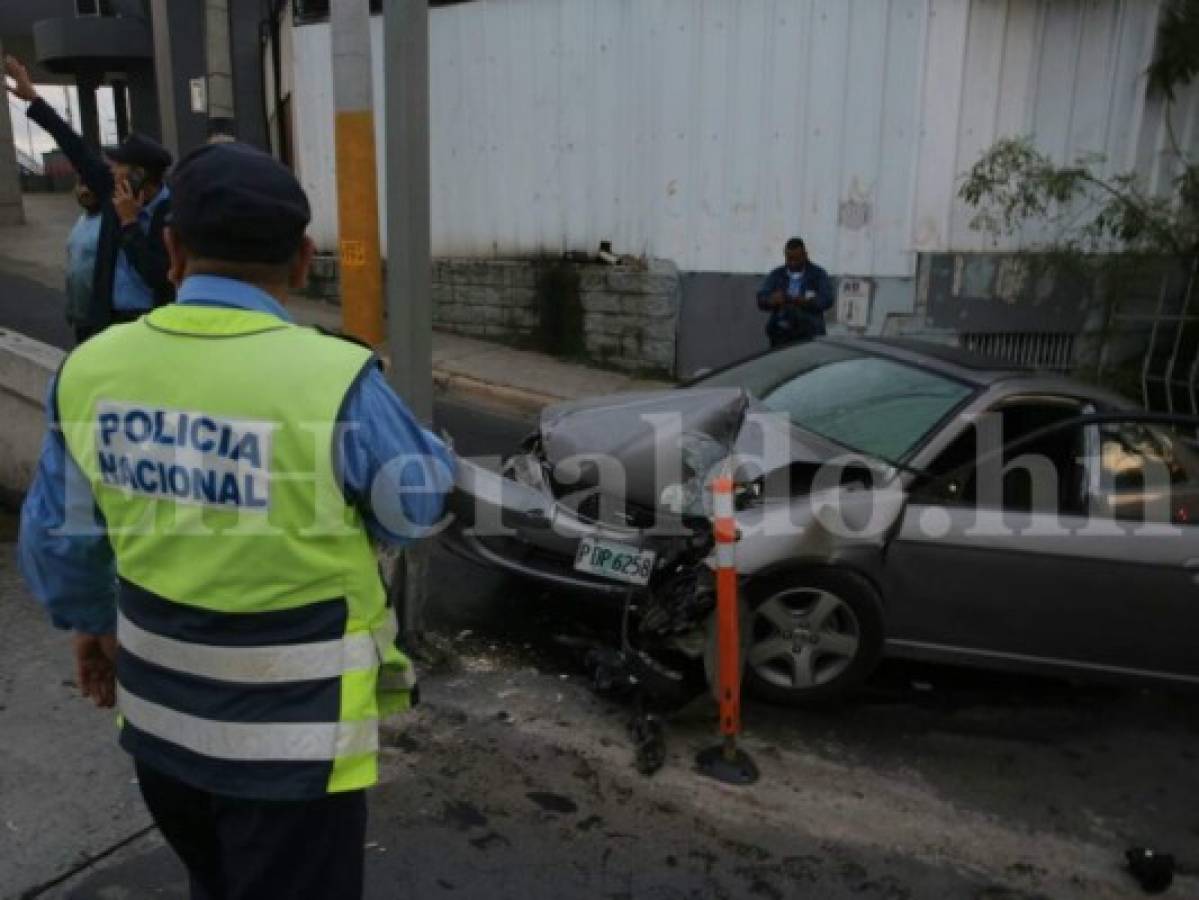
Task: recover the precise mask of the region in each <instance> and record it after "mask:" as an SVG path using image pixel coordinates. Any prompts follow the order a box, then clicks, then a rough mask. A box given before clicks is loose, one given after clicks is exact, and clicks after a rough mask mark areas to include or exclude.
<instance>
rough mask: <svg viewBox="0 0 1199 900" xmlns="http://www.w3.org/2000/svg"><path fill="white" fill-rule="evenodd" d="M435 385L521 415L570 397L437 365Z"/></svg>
mask: <svg viewBox="0 0 1199 900" xmlns="http://www.w3.org/2000/svg"><path fill="white" fill-rule="evenodd" d="M433 386H434V388H435V389H436V390H438V391H440V392H442V393H445V394H455V395H458V396H460V397H463V398H466V399H470V400H473V401H475V402H477V403H481V404H483V405H486V406H490V407H497V408H500V409H502V410H504V411H506V412H510V413H513V414H516V415H519V416H526V417H528V416H536V415H538V414H539V413H540V412H541V410H542V409H543V408H545V407H546V406H549V405H550V404H552V403H562V402H563V401H566V400H569V399H570V398H569V397H556V396H554V395H552V394H543V393H541V392H539V391H530V390H527V389H525V388H517V387H511V386H509V385H504V384H493V383H491V382H489V381H483V380H482V379H480V378H475V377H473V376H471V375H463V374H461V373H460V372H454V371H451V370H449V369H439V368H436V367H434V369H433Z"/></svg>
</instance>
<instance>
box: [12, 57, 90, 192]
mask: <svg viewBox="0 0 1199 900" xmlns="http://www.w3.org/2000/svg"><path fill="white" fill-rule="evenodd" d="M4 72H5V74H6V75H8V77H9V78H11V79H12V80H13V84H12V85H9V87H8V90H9V91H10V92H11V93H12V94H14V95H15V96H16V97H18V98H19V99H21V100H25V101H27V102H28V103H29V109H28V110H27V111H26V114H27V115H28V116H29V118H30V119H32V120H33V121H34V122H37V124H38V125H40V126H41V127H42V128H44V129H45V130H46V132H47V133H49V135H50V137H52V138H54V142H55V143H56V144H58V148H59V149H60V150H62V152H63V153H65V154H66V157H67V159H68V160H70V162H71V165H72V166H73V167H74V169H75V171H76V172H78V173H79V177H80V178H81V179H83V183H84V184H86V185H87V186H88V187H89V188H91V189H92V192H93V193H94V194H95V195H96V196H97V197H100V198H107V197H111V196H112V190H113V181H112V173H111V172H110V171H109V170H108V164H107V163H105V162H104V159H103V157H101V156H100V154H99V153H98V152H97V151H95V150H93V149H92V148H90V147H88V145H87V144H86V143H85V142H84V140H83V138H82V137H80V135H79V133H78V132H76V131H75V129H74V128H72V127H71V126H70V125H69V124H68V123H67V122H66V121H64V120H63V118H62V116H60V115H59V114H58V113H57V112H55V111H54V107H52V106H51V105H50V104H49V103H47V102H46V101H45V100H43V99H42V98H41V97H39V96H38V93H37V89H36V88H35V87H34V86H33V79H31V78H30V77H29V71H28V70H27V69H26V68H25V66H24V64H22V63H21V61H20V60H18V59H17V58H16V57H15V56H5V57H4Z"/></svg>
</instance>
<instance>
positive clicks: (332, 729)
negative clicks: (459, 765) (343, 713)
mask: <svg viewBox="0 0 1199 900" xmlns="http://www.w3.org/2000/svg"><path fill="white" fill-rule="evenodd" d="M117 701H118V703H119V705H120V709H121V715H122V716H124V717H125V720H126V721H127V722H129V724H130V725H132V726H133V727H134V728H137V729H138V730H140V731H144V732H146V733H147V734H151V735H153V736H154V737H157V738H162V739H163V740H164V741H170V742H171V743H172V744H178V745H179V746H180V747H185V748H187V749H188V750H191V751H192V752H194V753H199V754H202V755H204V756H210V757H214V758H216V759H228V760H242V761H256V762H267V761H272V760H273V761H282V762H319V761H327V760H333V759H337V758H338V757H342V756H354V755H356V754H360V753H374V752H376V751H377V750H378V749H379V728H378V721H377V720H376V719H365V720H363V721H359V722H218V721H215V720H213V719H202V718H200V717H199V716H191V715H188V714H187V713H181V712H177V711H175V710H173V709H168V708H167V707H165V706H160V705H159V704H157V703H151V702H150V701H149V700H143V699H142V698H141V697H138V696H137V695H136V694H131V693H129V691H127V690H126V689H125V688H124V687H122V686H120V685H118V686H117Z"/></svg>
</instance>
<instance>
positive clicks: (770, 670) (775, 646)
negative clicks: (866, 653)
mask: <svg viewBox="0 0 1199 900" xmlns="http://www.w3.org/2000/svg"><path fill="white" fill-rule="evenodd" d="M752 634H753V638H752V641H751V643H750V646H749V651H748V663H749V665H750V667H751V668H752V669H753V670H754V672H755V674H757V676H758V677H759V678H761V679H762V680H763V681H765V682H766V683H767V684H772V685H775V686H776V687H780V688H785V689H787V690H804V689H807V688H813V687H818V686H820V685H824V684H828V683H829V682H831V681H834V680H835V679H836V678H838V677H839V676H840V675H841V674H842V673H844V672H845V670H846V669H847V668H849V666H850V665H851V664H852V663H853V661H854V659H855V658H856V657H857V655H858V649H859V647H860V646H861V640H862V633H861V624H860V623H859V622H858V617H857V615H856V614H855V613H854V611H853V610H852V609H851V608H850V606H849V604H848V603H846V602H845V601H844V600H842V599H841V598H840V597H838V596H837V595H836V594H834V593H832V592H831V591H826V590H824V589H822V588H789V589H787V590H785V591H779V592H778V593H776V594H773V595H772V596H770V597H769V598H767V599H766V601H765V602H764V603H762V604H761V605H760V606H758V608H757V609H756V610H755V611H754V618H753V632H752Z"/></svg>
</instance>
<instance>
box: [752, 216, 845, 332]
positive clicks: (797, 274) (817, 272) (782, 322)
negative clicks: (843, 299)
mask: <svg viewBox="0 0 1199 900" xmlns="http://www.w3.org/2000/svg"><path fill="white" fill-rule="evenodd" d="M832 305H833V284H832V282H831V281H830V280H829V277H828V272H826V271H824V269H822V268H820V266H818V265H816V264H815V263H814V262H812V261H811V260H810V259H808V251H807V249H806V248H805V247H804V242H803V240H801V239H800V238H797V237H793V238H791V240H789V241H787V247H786V264H785V265H782V266H779V267H778V268H777V269H775V270H774V271H773V272H771V273H770V274H769V275H767V276H766V279H765V280H764V281H763V282H762V286H761V287H760V288H759V289H758V309H760V310H762V311H763V312H769V313H770V318H769V319H768V320H767V322H766V336H767V337H768V338H769V339H770V346H771V347H782V346H783V345H785V344H790V343H793V342H795V341H806V340H809V339H811V338H814V337H820V336H821V335H823V334H824V313H825V311H826V310H828V309H831V308H832Z"/></svg>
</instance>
